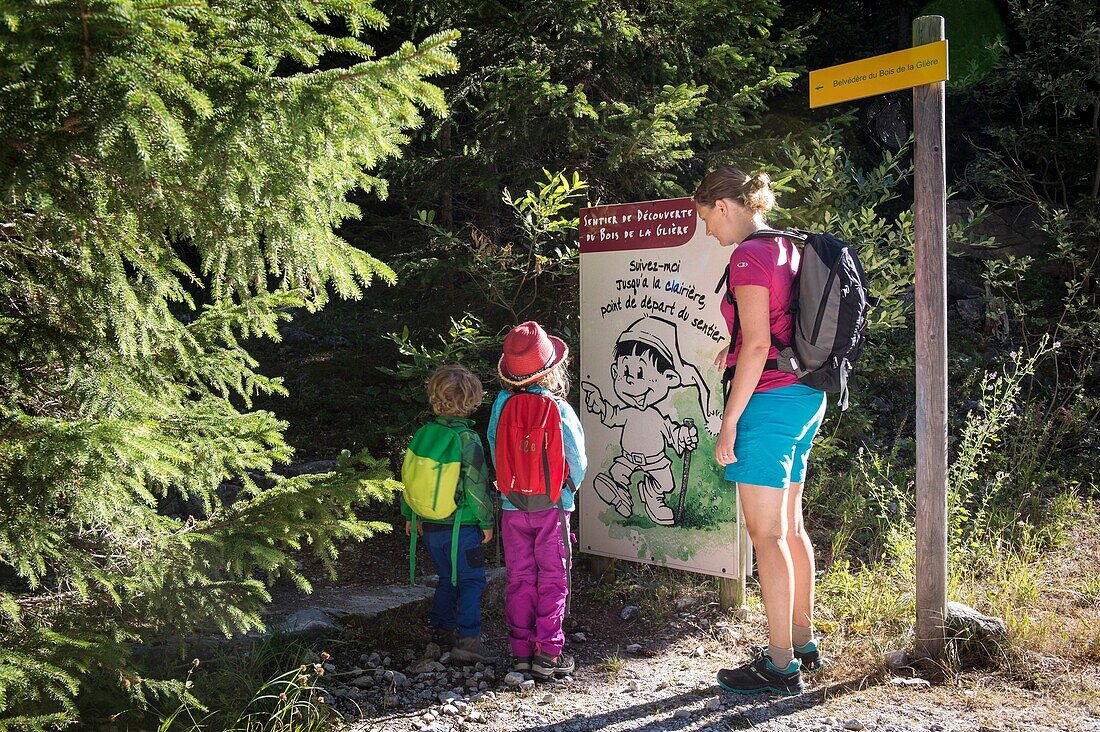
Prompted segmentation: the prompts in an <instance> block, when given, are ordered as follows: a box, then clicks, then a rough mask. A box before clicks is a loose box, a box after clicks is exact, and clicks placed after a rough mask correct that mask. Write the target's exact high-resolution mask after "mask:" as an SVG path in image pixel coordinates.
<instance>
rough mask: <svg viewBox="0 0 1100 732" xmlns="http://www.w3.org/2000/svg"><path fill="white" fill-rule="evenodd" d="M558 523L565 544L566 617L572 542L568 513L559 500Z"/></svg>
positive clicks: (570, 600) (570, 598) (570, 593)
mask: <svg viewBox="0 0 1100 732" xmlns="http://www.w3.org/2000/svg"><path fill="white" fill-rule="evenodd" d="M558 524H559V525H560V526H561V540H562V543H563V544H564V545H565V617H567V618H568V617H569V615H570V612H571V611H572V607H573V542H572V541H571V540H570V538H569V515H568V514H567V513H566V512H565V504H564V503H562V502H561V501H558Z"/></svg>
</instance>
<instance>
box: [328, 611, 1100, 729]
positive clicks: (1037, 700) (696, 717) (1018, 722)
mask: <svg viewBox="0 0 1100 732" xmlns="http://www.w3.org/2000/svg"><path fill="white" fill-rule="evenodd" d="M609 610H611V609H610V608H609ZM628 614H629V613H628ZM708 616H709V617H708ZM710 618H713V620H712V619H710ZM615 619H616V620H618V617H617V614H616V617H615ZM646 622H647V621H646V620H645V618H636V619H635V620H634V621H632V622H631V623H623V622H619V623H618V626H619V630H620V633H618V634H614V633H612V632H611V631H610V630H609V629H605V630H604V631H602V632H601V631H599V630H596V629H595V628H593V629H589V630H588V631H587V632H582V633H581V634H580V635H577V634H576V633H573V634H572V636H571V639H570V642H569V647H568V648H567V650H568V651H569V652H571V653H573V654H574V655H575V656H576V658H577V664H578V668H577V671H576V673H575V674H574V675H572V676H570V677H567V678H565V679H562V680H558V681H554V682H548V683H543V682H539V683H535V682H534V681H533V680H531V679H530V677H527V678H523V677H520V676H518V675H512V676H509V674H508V667H507V665H506V664H504V663H501V664H499V665H496V666H492V665H490V666H485V665H477V666H466V667H459V666H452V665H450V664H449V663H448V661H449V659H448V657H447V654H445V653H444V654H442V656H441V655H440V653H439V650H438V648H437V647H434V646H430V645H429V646H428V647H427V653H426V654H424V653H423V652H422V650H421V648H420V646H419V645H415V644H408V645H406V647H405V648H403V649H401V650H395V649H394V648H392V647H391V648H389V653H390V655H389V656H387V655H386V654H385V653H383V652H381V651H379V652H375V653H371V654H367V653H364V654H362V655H361V656H360V657H359V663H358V664H355V665H356V666H357V668H352V669H342V668H341V663H340V661H341V659H339V658H338V657H337V658H334V659H332V662H334V664H335V665H333V667H332V668H331V669H330V671H332V673H330V674H327V675H326V677H325V678H326V683H328V684H330V689H331V690H332V691H334V692H335V694H332V695H331V696H330V701H331V702H332V703H333V704H334V706H335V707H336V708H337V709H338V710H340V711H342V712H344V713H345V715H346V716H348V718H349V719H354V720H356V721H353V722H352V723H351V729H352V730H353V731H354V732H376V731H377V732H382V731H385V732H412V731H420V730H430V731H431V732H443V731H445V730H446V731H451V730H470V731H478V730H485V731H489V730H494V731H496V730H500V731H502V732H503V731H509V732H511V731H513V730H515V731H519V730H523V731H525V732H580V731H582V730H609V731H611V732H618V731H621V730H663V731H667V732H691V731H694V730H715V731H717V730H737V729H754V730H775V731H778V730H792V731H794V732H834V731H835V732H840V731H842V730H855V731H858V730H868V731H870V730H877V731H879V732H909V731H911V730H912V731H918V730H919V731H920V732H1001V731H1007V730H1021V731H1022V730H1028V731H1029V732H1031V731H1034V732H1063V731H1065V732H1069V731H1073V732H1077V731H1084V732H1100V701H1098V700H1100V694H1098V690H1100V679H1098V676H1097V674H1096V673H1095V669H1094V670H1093V672H1090V673H1085V674H1082V677H1081V682H1080V687H1081V688H1082V689H1083V691H1081V692H1080V693H1077V694H1074V695H1072V696H1066V695H1065V694H1064V693H1061V695H1056V694H1055V693H1054V692H1053V691H1047V692H1044V693H1040V692H1035V691H1029V690H1026V689H1022V688H1019V687H1018V686H1016V685H1013V684H1012V683H1011V682H1010V681H1008V680H1006V678H1005V677H1004V676H1003V675H997V674H992V675H991V674H989V673H982V672H976V671H971V672H967V673H965V674H962V675H960V676H958V677H957V678H956V679H955V680H954V681H953V682H952V683H950V684H941V685H934V686H933V685H928V684H927V682H924V681H923V680H920V679H901V678H894V679H891V678H889V677H886V678H885V679H884V680H883V681H881V682H878V683H874V684H870V685H868V684H866V683H865V682H861V681H858V680H857V681H847V682H844V681H843V680H841V679H838V678H836V676H835V674H831V673H830V671H829V670H828V669H827V670H826V671H825V672H823V674H821V675H809V674H807V675H806V679H807V681H808V689H807V692H806V693H805V694H803V695H801V696H799V697H794V698H778V697H774V696H755V697H738V696H735V695H731V694H728V693H726V692H723V691H722V690H721V689H719V688H718V686H717V685H716V684H715V682H714V672H715V670H716V669H717V668H719V667H721V666H723V665H728V664H729V663H731V662H732V661H733V660H734V659H735V658H737V657H738V654H743V653H744V649H745V648H746V646H747V643H748V640H746V639H745V638H744V637H743V634H744V633H745V632H746V631H747V630H748V627H747V626H746V625H745V624H742V623H739V622H738V621H737V620H736V619H734V618H733V617H732V616H726V617H725V618H723V616H721V615H719V614H718V613H717V611H712V612H709V613H708V612H706V611H701V612H699V613H698V614H696V613H692V612H685V613H680V614H679V615H678V616H674V617H673V618H672V619H671V621H668V622H666V623H660V625H661V626H662V628H661V630H660V632H654V630H653V629H652V628H650V629H648V630H647V631H646V632H644V633H643V632H642V631H643V627H644V625H645V624H646ZM750 622H751V621H750ZM653 625H657V623H656V622H654V623H653ZM493 629H494V628H490V629H489V630H493ZM628 632H633V634H634V635H635V636H636V637H638V636H643V635H644V636H645V637H647V638H648V642H647V644H646V645H645V646H642V645H641V644H637V645H635V644H629V645H622V644H621V641H622V638H623V636H624V635H626V634H627V633H628ZM589 636H592V640H589ZM615 636H617V637H615ZM598 639H602V640H598ZM490 640H491V643H490V645H491V647H493V648H495V649H497V650H498V651H501V652H503V651H505V649H506V646H505V644H504V643H503V636H501V635H497V636H492V635H491V637H490ZM826 650H827V647H826ZM364 669H366V670H364ZM1059 688H1061V689H1065V688H1067V685H1066V684H1062V685H1061V686H1060V687H1059Z"/></svg>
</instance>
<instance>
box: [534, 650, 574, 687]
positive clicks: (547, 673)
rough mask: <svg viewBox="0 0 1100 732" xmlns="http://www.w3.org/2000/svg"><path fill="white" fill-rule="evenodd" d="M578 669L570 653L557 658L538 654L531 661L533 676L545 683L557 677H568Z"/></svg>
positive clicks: (559, 655)
mask: <svg viewBox="0 0 1100 732" xmlns="http://www.w3.org/2000/svg"><path fill="white" fill-rule="evenodd" d="M576 667H577V665H576V664H575V663H574V662H573V657H572V656H570V655H569V654H568V653H559V654H558V655H556V656H550V655H548V654H545V653H536V654H535V656H534V658H532V659H531V675H532V676H534V677H535V678H536V679H542V680H543V681H545V680H547V679H552V678H553V677H555V676H568V675H569V674H571V673H573V670H574V669H576Z"/></svg>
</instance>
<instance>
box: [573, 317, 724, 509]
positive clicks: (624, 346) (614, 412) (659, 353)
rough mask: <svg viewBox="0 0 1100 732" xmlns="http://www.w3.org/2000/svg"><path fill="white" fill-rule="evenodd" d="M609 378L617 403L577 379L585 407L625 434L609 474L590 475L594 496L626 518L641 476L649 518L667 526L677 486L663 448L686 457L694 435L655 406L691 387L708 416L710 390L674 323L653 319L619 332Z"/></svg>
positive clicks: (641, 492) (641, 493)
mask: <svg viewBox="0 0 1100 732" xmlns="http://www.w3.org/2000/svg"><path fill="white" fill-rule="evenodd" d="M611 379H612V382H613V385H614V389H615V395H616V396H618V398H619V400H620V401H621V402H622V405H621V406H620V405H616V404H611V403H610V402H608V401H606V400H605V399H604V398H603V395H602V394H601V393H600V390H599V388H598V387H597V386H596V385H595V384H593V383H591V382H589V381H584V382H581V390H582V391H583V392H584V404H585V408H586V409H587V410H588V411H589V412H590V413H592V414H595V415H598V416H599V418H600V421H601V422H603V423H604V424H605V425H607V426H608V427H618V428H620V429H621V430H622V436H621V438H620V440H619V444H620V445H621V446H622V449H623V453H622V455H620V456H619V457H617V458H615V461H614V462H613V463H612V464H611V467H610V468H609V469H608V471H607V472H605V473H600V474H599V475H597V476H596V477H595V483H594V487H595V490H596V495H598V496H599V497H600V499H601V500H602V501H604V502H605V503H607V504H608V505H610V506H611V507H612V508H614V509H615V510H616V511H617V512H618V513H619V515H620V516H622V517H624V518H626V517H629V516H630V515H631V514H632V513H633V510H634V502H633V499H632V498H631V495H630V481H631V478H632V477H633V476H634V473H636V472H638V471H641V472H642V473H643V477H642V482H641V484H640V486H639V491H638V492H639V496H640V498H641V500H642V503H643V504H644V507H645V512H646V515H647V516H649V519H650V520H651V521H652V522H653V523H655V524H657V525H659V526H671V525H673V524H674V523H675V519H676V517H675V513H674V512H673V510H672V508H670V507H669V506H668V505H666V503H665V497H666V496H667V495H668V494H670V493H672V492H673V491H674V490H675V489H676V483H675V479H674V477H673V475H672V460H671V459H670V458H669V456H668V454H667V453H666V448H667V447H672V448H673V449H674V450H675V451H676V454H677V455H683V454H684V452H685V451H687V450H694V449H695V448H696V447H698V445H699V433H698V430H697V429H696V428H695V426H694V425H691V424H685V423H684V422H677V421H675V420H673V419H672V417H670V416H669V415H668V414H666V413H665V412H664V411H662V409H661V408H659V407H658V405H659V404H661V403H662V402H664V401H665V399H666V398H667V397H668V395H669V392H671V391H672V390H673V389H679V388H689V387H692V386H694V387H695V388H696V389H698V391H699V404H700V407H701V408H702V413H703V414H704V415H706V416H707V417H708V418H710V417H711V416H712V415H711V414H710V413H709V412H708V411H707V404H708V403H709V401H710V390H709V389H708V388H707V385H706V383H705V382H704V381H703V378H702V376H700V374H699V369H697V368H696V367H695V366H693V365H692V364H689V363H686V362H685V361H684V360H683V357H682V356H681V355H680V347H679V342H678V340H677V337H676V326H675V325H674V324H673V323H671V322H669V321H667V320H664V319H663V318H657V317H652V316H646V317H643V318H641V319H639V320H637V321H635V322H634V323H633V324H631V326H630V327H629V328H627V329H626V330H625V331H623V332H622V334H620V335H619V338H618V340H617V341H616V342H615V352H614V360H613V361H612V363H611ZM667 408H668V407H667V406H666V407H665V409H667Z"/></svg>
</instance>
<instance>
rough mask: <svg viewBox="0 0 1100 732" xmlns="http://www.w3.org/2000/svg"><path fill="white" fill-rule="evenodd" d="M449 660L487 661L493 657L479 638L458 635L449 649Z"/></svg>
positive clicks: (464, 661)
mask: <svg viewBox="0 0 1100 732" xmlns="http://www.w3.org/2000/svg"><path fill="white" fill-rule="evenodd" d="M451 660H452V661H458V662H459V663H489V662H491V661H493V660H494V658H493V654H492V653H491V652H490V651H489V649H487V648H486V647H485V646H484V645H482V643H481V638H479V637H478V636H476V635H471V636H468V637H463V636H459V639H458V640H457V641H455V645H454V648H452V649H451Z"/></svg>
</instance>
